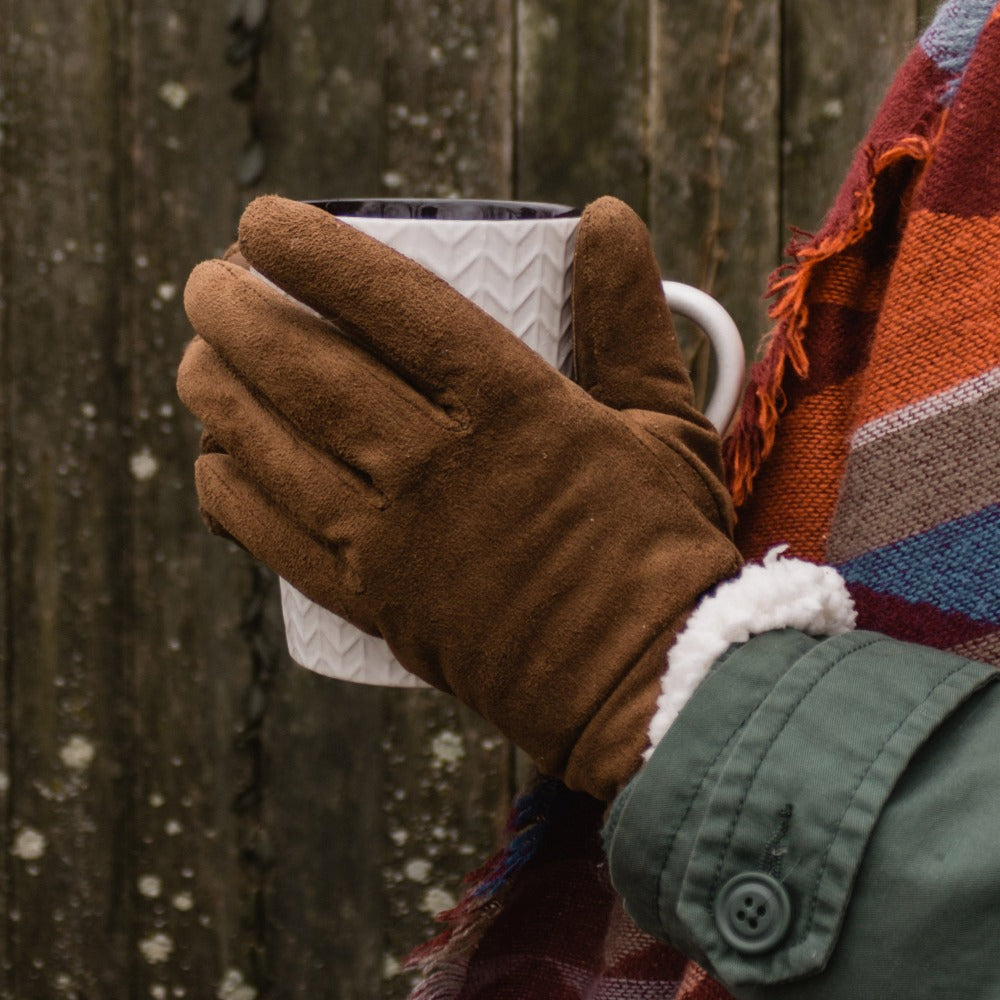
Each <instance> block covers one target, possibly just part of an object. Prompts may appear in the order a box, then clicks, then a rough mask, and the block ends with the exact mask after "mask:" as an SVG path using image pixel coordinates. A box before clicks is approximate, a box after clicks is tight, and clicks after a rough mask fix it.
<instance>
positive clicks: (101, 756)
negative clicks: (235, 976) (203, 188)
mask: <svg viewBox="0 0 1000 1000" xmlns="http://www.w3.org/2000/svg"><path fill="white" fill-rule="evenodd" d="M2 21H3V25H4V41H5V51H4V58H3V64H4V70H3V74H4V79H3V84H4V118H5V121H4V153H3V170H4V195H5V197H4V202H3V206H2V209H0V211H2V212H3V215H4V226H3V228H4V238H5V244H4V254H3V271H4V278H3V295H4V299H5V315H4V329H3V338H4V345H3V362H4V368H3V373H2V379H3V382H4V394H5V403H6V409H5V420H4V434H5V442H4V447H5V453H6V460H7V469H8V477H7V479H6V482H5V493H4V497H3V502H4V517H5V519H6V521H7V525H8V529H7V535H6V538H5V542H6V545H7V549H6V551H5V553H4V571H5V574H6V576H7V580H8V586H9V592H8V598H7V602H6V607H5V610H6V614H7V616H8V618H7V624H8V628H9V631H8V635H7V642H6V643H5V648H4V650H3V655H4V675H5V676H4V683H5V688H6V691H7V693H8V696H9V699H10V701H9V703H8V706H7V714H8V718H7V721H8V723H9V725H10V731H11V739H10V742H9V744H8V747H9V775H10V785H9V789H8V793H7V794H8V802H7V809H6V813H7V817H8V829H7V833H8V836H9V838H10V839H9V840H7V841H5V843H4V845H3V853H4V854H5V855H7V856H8V858H7V860H6V861H5V864H6V865H8V866H9V867H8V872H9V883H8V885H9V895H8V899H7V908H6V909H5V912H4V918H3V919H4V923H5V928H4V932H5V937H6V939H7V942H8V943H9V944H10V947H11V954H10V955H9V956H8V969H7V975H8V982H9V987H10V990H11V993H10V994H8V995H16V996H58V995H68V994H72V993H74V992H75V993H76V994H77V995H90V996H104V995H116V994H121V993H122V992H123V990H124V991H125V992H126V993H127V992H128V988H129V985H130V983H129V964H130V957H129V956H128V955H127V954H126V949H125V947H124V941H125V940H126V938H127V937H128V936H129V933H130V925H131V921H132V916H133V909H132V894H131V892H130V891H129V886H128V884H127V882H128V874H127V871H128V865H127V861H125V860H124V858H123V854H124V853H125V852H127V851H128V850H130V849H131V848H132V847H134V827H133V825H132V819H131V817H130V814H129V813H130V811H129V804H130V790H129V776H130V773H131V759H132V751H133V750H134V746H133V744H132V741H131V736H130V731H129V730H130V727H129V719H130V715H131V712H132V710H133V708H134V702H133V692H132V685H131V679H130V677H129V674H128V663H129V660H128V653H127V640H126V636H127V635H128V632H129V628H128V610H129V600H130V594H129V579H130V569H129V564H128V553H129V549H130V543H129V538H128V523H129V522H128V489H127V479H126V476H127V472H126V467H125V465H124V461H123V459H124V456H123V448H122V445H121V443H120V442H121V441H122V439H123V436H127V434H128V413H127V391H128V390H127V378H126V371H125V369H124V364H123V362H124V350H123V348H124V345H123V342H122V336H121V334H122V327H121V300H120V291H119V283H120V280H121V278H120V276H121V274H122V273H123V271H124V268H123V264H124V261H123V260H122V258H121V256H120V251H119V243H120V240H119V236H120V233H121V222H122V220H121V216H120V212H119V204H118V199H117V196H116V188H115V182H116V177H115V175H114V172H113V170H109V165H112V164H114V163H115V162H116V160H117V158H118V156H119V154H120V144H121V123H120V118H119V115H118V108H117V98H116V94H117V92H118V87H119V84H120V80H119V78H118V75H117V65H116V61H115V58H114V54H115V53H116V52H117V51H118V49H119V47H120V45H121V42H122V37H123V31H124V24H123V19H122V11H121V9H120V7H119V6H117V5H115V4H110V3H109V4H106V5H103V6H102V7H101V8H99V9H88V8H87V7H85V6H77V7H73V8H72V9H63V8H62V7H60V6H59V5H58V4H53V3H50V2H44V0H43V2H40V3H38V4H32V5H31V6H30V7H29V6H27V5H24V4H9V3H7V4H5V5H4V9H3V12H2ZM14 66H16V67H17V72H16V73H14V72H13V71H12V68H13V67H14ZM94 928H100V929H101V930H100V940H97V939H96V935H95V934H94ZM98 955H99V957H98Z"/></svg>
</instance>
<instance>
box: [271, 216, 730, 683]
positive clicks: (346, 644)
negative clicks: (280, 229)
mask: <svg viewBox="0 0 1000 1000" xmlns="http://www.w3.org/2000/svg"><path fill="white" fill-rule="evenodd" d="M313 204H317V205H319V206H320V207H322V208H324V209H326V210H327V211H329V212H331V213H332V214H334V215H336V216H337V217H338V218H341V219H343V220H344V221H345V222H348V223H350V224H351V225H353V226H356V227H357V228H358V229H360V230H362V231H363V232H365V233H367V234H368V235H369V236H372V237H374V238H375V239H377V240H380V241H381V242H383V243H385V244H387V245H388V246H391V247H393V248H394V249H395V250H398V251H399V252H400V253H403V254H405V255H406V256H407V257H411V258H412V259H413V260H415V261H417V262H418V263H420V264H422V265H423V266H424V267H426V268H428V270H430V271H433V272H434V273H435V274H437V275H438V276H439V277H441V278H443V279H444V280H445V281H447V282H448V283H449V284H451V285H452V286H453V287H454V288H456V289H457V290H458V291H459V292H461V293H462V294H463V295H465V296H466V298H469V299H471V300H472V301H473V302H475V303H476V304H477V305H478V306H479V307H480V308H481V309H483V311H484V312H487V313H489V314H490V315H491V316H492V317H493V318H494V319H496V320H497V321H498V322H500V323H502V324H503V325H504V326H505V327H507V329H509V330H511V331H513V332H514V333H515V334H516V335H517V336H518V337H519V338H520V339H521V340H523V341H524V342H525V343H527V344H528V346H530V347H532V348H534V350H536V351H537V352H538V353H539V354H540V355H541V356H542V357H543V358H544V359H545V360H546V361H548V362H549V364H551V365H553V366H554V367H556V368H558V369H559V370H560V371H562V372H563V374H565V375H571V374H572V330H571V320H572V302H571V296H572V282H573V267H572V265H573V251H574V248H575V245H576V231H577V227H578V225H579V222H580V217H579V213H578V212H575V211H574V210H572V209H570V208H568V207H566V206H562V205H545V204H538V203H531V202H502V201H490V202H480V201H467V200H463V199H441V200H436V199H425V200H414V199H392V198H390V199H372V200H367V201H323V202H314V203H313ZM663 290H664V293H665V294H666V298H667V303H668V304H669V306H670V308H671V310H673V311H674V312H676V313H679V314H680V315H682V316H686V317H687V318H688V319H690V320H692V321H693V322H694V323H696V324H697V325H698V326H699V327H701V328H702V329H703V330H704V331H705V333H706V334H707V335H708V339H709V341H710V342H711V345H712V349H713V351H714V353H715V357H716V368H717V376H716V381H715V387H714V390H713V393H712V398H711V400H710V402H709V404H708V406H707V407H706V409H705V415H706V416H707V417H708V418H709V420H711V421H712V423H713V424H714V425H715V426H716V427H717V428H718V429H719V430H720V431H722V430H724V429H725V428H726V427H727V426H728V424H729V421H730V420H731V419H732V416H733V414H734V413H735V411H736V406H737V404H738V403H739V399H740V395H741V393H742V388H743V371H744V353H743V344H742V342H741V340H740V335H739V331H738V330H737V329H736V324H735V323H734V322H733V321H732V319H731V318H730V316H729V314H728V313H727V312H726V311H725V309H723V307H722V306H721V305H719V303H718V302H716V301H715V300H714V299H713V298H712V297H711V296H709V295H706V294H705V293H704V292H702V291H699V290H698V289H697V288H692V287H691V286H690V285H683V284H680V283H679V282H675V281H664V282H663ZM281 607H282V612H283V615H284V619H285V635H286V638H287V641H288V650H289V652H290V654H291V656H292V659H293V660H295V662H296V663H299V664H301V665H302V666H303V667H308V668H309V669H310V670H315V671H316V672H318V673H321V674H324V675H326V676H328V677H336V678H339V679H341V680H350V681H356V682H359V683H363V684H378V685H383V686H387V687H425V686H426V684H425V683H424V681H422V680H420V678H418V677H416V676H415V675H414V674H412V673H410V672H409V671H408V670H407V669H406V668H405V667H403V666H402V665H401V664H400V663H399V662H398V661H397V660H396V658H395V657H394V656H393V655H392V653H391V652H390V650H389V647H388V646H387V645H386V643H385V642H384V641H383V640H382V639H378V638H375V637H374V636H370V635H367V634H366V633H364V632H362V631H361V630H360V629H357V628H355V627H354V626H353V625H351V624H349V623H348V622H346V621H344V620H343V619H342V618H339V617H338V616H337V615H334V614H333V613H332V612H330V611H327V610H326V609H325V608H323V607H321V606H320V605H318V604H315V603H314V602H313V601H310V600H309V599H308V598H307V597H305V596H303V595H302V594H301V593H299V591H297V590H296V589H295V588H294V587H293V586H292V585H291V584H290V583H288V582H287V581H286V580H282V581H281Z"/></svg>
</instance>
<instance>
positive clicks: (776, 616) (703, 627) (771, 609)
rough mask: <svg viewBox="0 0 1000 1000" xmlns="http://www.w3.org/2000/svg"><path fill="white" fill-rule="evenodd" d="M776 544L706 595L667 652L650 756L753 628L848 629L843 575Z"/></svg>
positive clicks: (850, 611) (850, 617) (850, 609)
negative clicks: (717, 665)
mask: <svg viewBox="0 0 1000 1000" xmlns="http://www.w3.org/2000/svg"><path fill="white" fill-rule="evenodd" d="M787 548H788V546H787V545H778V546H776V547H775V548H773V549H771V550H770V551H769V552H768V553H767V555H766V556H764V559H763V561H762V562H761V563H760V564H750V565H747V566H744V567H743V570H742V571H741V572H740V574H739V576H736V577H734V578H733V579H732V580H727V581H726V582H725V583H722V584H720V585H719V586H718V587H716V588H715V590H714V591H712V593H710V594H708V595H706V596H705V597H703V598H702V599H701V601H700V602H699V603H698V605H697V606H696V607H695V609H694V611H693V612H692V613H691V616H690V618H688V620H687V623H686V625H685V626H684V629H683V631H682V632H681V633H680V635H679V636H678V637H677V639H676V641H675V642H674V644H673V646H672V647H671V648H670V652H669V653H668V654H667V670H666V672H665V673H664V675H663V678H662V680H661V682H660V685H661V688H660V690H661V693H660V697H659V698H658V699H657V702H656V713H655V715H654V716H653V718H652V719H651V720H650V723H649V730H648V733H649V747H648V748H647V749H646V751H645V752H644V754H643V757H644V759H645V760H649V758H650V756H651V755H652V753H653V750H655V749H656V747H657V745H658V744H659V742H660V740H662V739H663V737H664V735H665V733H666V732H667V730H668V729H669V728H670V726H671V725H672V724H673V722H674V720H675V719H676V718H677V716H678V715H679V714H680V712H681V710H682V709H683V708H684V706H685V705H686V704H687V703H688V700H689V699H690V697H691V695H692V694H694V691H695V689H696V688H697V687H698V685H699V684H700V683H701V681H702V680H703V678H704V677H705V675H706V674H707V673H708V671H709V670H710V669H711V667H712V664H713V663H714V662H715V661H716V660H717V659H718V658H719V657H720V656H721V655H722V654H723V653H724V652H725V651H726V650H727V649H728V648H729V647H730V646H732V645H734V644H736V643H743V642H746V641H747V640H748V639H749V638H750V637H751V636H752V635H759V634H760V633H762V632H771V631H775V630H777V629H783V628H794V629H799V630H800V631H802V632H805V633H806V634H807V635H814V636H831V635H841V634H842V633H844V632H849V631H851V629H853V628H854V626H855V622H856V619H857V612H856V611H855V608H854V601H853V600H852V599H851V595H850V594H849V593H848V591H847V584H846V583H845V582H844V578H843V577H842V576H841V575H840V574H839V573H838V572H837V571H836V570H835V569H833V568H832V567H830V566H818V565H816V564H815V563H810V562H805V561H804V560H802V559H793V558H790V557H785V556H784V553H785V551H786V550H787Z"/></svg>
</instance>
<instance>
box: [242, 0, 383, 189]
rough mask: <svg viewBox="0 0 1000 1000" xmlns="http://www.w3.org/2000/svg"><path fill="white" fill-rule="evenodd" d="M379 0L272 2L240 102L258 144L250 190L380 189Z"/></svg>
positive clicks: (380, 66) (380, 74) (381, 85)
mask: <svg viewBox="0 0 1000 1000" xmlns="http://www.w3.org/2000/svg"><path fill="white" fill-rule="evenodd" d="M387 2H388V0H337V2H335V3H323V2H320V0H288V2H285V3H274V4H272V9H271V12H270V16H269V18H268V21H267V24H266V29H265V30H264V32H263V33H262V44H263V48H262V51H261V60H260V76H259V81H258V83H257V86H256V90H255V92H254V93H253V96H252V98H251V100H250V102H249V105H250V109H251V112H252V113H254V114H256V115H257V116H259V119H260V127H261V138H262V142H263V146H264V164H265V166H264V175H263V178H262V179H261V181H260V182H259V183H258V185H257V190H258V191H278V192H279V193H281V194H283V195H285V196H286V197H289V198H331V197H337V196H340V197H356V196H365V195H369V194H371V193H372V192H375V191H378V190H380V188H381V173H382V171H383V169H384V164H385V145H386V131H387V124H386V120H385V105H386V101H387V97H386V87H385V39H384V35H385V31H386V17H387V13H386V10H387V8H386V4H387Z"/></svg>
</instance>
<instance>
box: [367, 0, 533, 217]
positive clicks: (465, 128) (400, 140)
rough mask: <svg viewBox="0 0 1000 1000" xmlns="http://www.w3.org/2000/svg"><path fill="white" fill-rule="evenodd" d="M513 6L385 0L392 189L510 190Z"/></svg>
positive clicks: (492, 193) (476, 193)
mask: <svg viewBox="0 0 1000 1000" xmlns="http://www.w3.org/2000/svg"><path fill="white" fill-rule="evenodd" d="M512 7H513V4H512V0H451V2H448V3H445V2H441V0H431V2H428V0H388V20H387V22H386V29H385V39H386V55H387V60H388V63H387V87H386V95H385V96H386V102H387V103H386V107H385V109H384V113H385V115H386V132H387V147H388V148H387V159H386V165H385V169H384V170H383V172H382V183H383V186H384V188H385V190H386V191H387V192H389V193H391V194H398V195H404V196H405V195H418V196H434V197H439V198H447V197H452V196H461V197H467V198H468V197H487V198H489V197H492V198H502V197H507V196H509V195H510V191H511V176H510V174H511V170H510V166H511V157H512V142H513V122H512V117H513V116H512V100H513V71H512V52H513V38H514V36H513V25H512V21H513V10H512Z"/></svg>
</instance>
